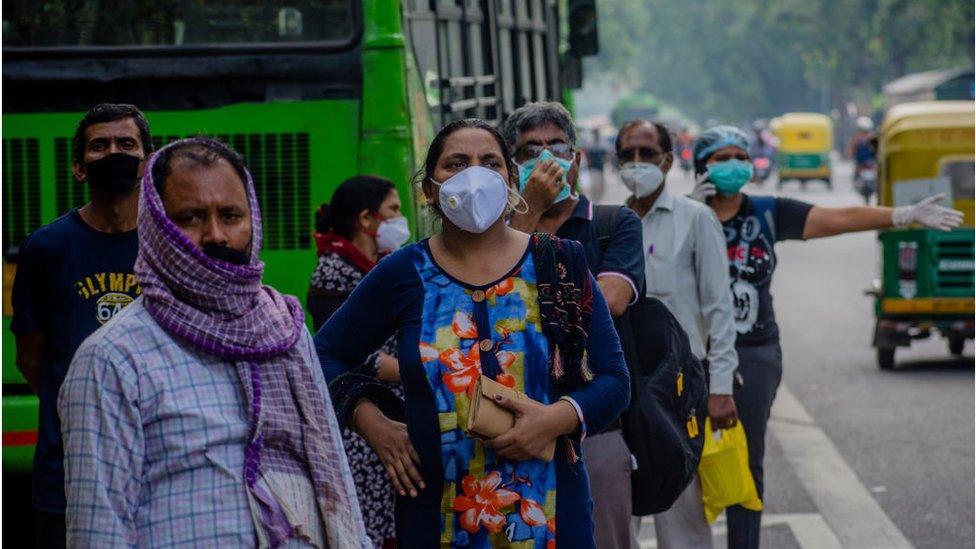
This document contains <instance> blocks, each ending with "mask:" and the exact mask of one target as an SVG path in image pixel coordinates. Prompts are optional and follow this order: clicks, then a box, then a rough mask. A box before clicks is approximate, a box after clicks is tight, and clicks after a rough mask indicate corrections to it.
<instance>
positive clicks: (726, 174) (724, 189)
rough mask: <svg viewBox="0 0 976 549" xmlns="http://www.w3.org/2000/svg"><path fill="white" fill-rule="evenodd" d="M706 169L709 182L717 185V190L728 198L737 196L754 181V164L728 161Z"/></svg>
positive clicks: (711, 165)
mask: <svg viewBox="0 0 976 549" xmlns="http://www.w3.org/2000/svg"><path fill="white" fill-rule="evenodd" d="M706 168H707V169H708V180H709V181H711V182H712V183H713V184H714V185H715V190H717V191H718V192H719V194H724V195H726V196H731V195H733V194H736V193H737V192H739V191H740V190H741V189H742V187H744V186H745V184H746V183H748V182H749V181H750V180H752V162H747V161H744V160H726V161H724V162H716V163H714V164H709V165H708V166H706Z"/></svg>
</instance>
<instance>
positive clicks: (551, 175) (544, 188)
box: [509, 159, 564, 233]
mask: <svg viewBox="0 0 976 549" xmlns="http://www.w3.org/2000/svg"><path fill="white" fill-rule="evenodd" d="M563 175H564V172H563V169H562V168H561V167H559V164H557V163H556V161H555V160H552V159H549V160H545V161H543V162H539V163H538V164H537V165H536V167H535V169H533V170H532V173H531V174H529V180H528V181H527V182H526V183H525V190H523V191H522V198H524V199H525V203H526V205H528V211H527V212H526V213H524V214H515V215H514V216H512V220H511V223H510V224H509V225H510V226H511V227H512V228H513V229H518V230H520V231H523V232H527V233H531V232H532V231H534V230H535V229H536V225H538V223H539V219H540V218H541V217H542V214H544V213H546V210H548V209H549V208H551V207H552V204H553V202H555V200H556V197H557V196H559V192H560V191H561V190H562V189H563Z"/></svg>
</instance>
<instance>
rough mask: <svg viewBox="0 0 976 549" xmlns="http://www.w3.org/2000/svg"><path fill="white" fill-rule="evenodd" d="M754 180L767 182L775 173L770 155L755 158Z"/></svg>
mask: <svg viewBox="0 0 976 549" xmlns="http://www.w3.org/2000/svg"><path fill="white" fill-rule="evenodd" d="M752 165H753V168H754V169H753V172H752V180H753V181H755V182H756V183H765V182H766V180H767V179H769V176H770V175H772V173H773V161H772V160H770V159H769V158H768V157H765V156H760V157H758V158H755V159H753V161H752Z"/></svg>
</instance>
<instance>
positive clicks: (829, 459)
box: [763, 385, 912, 548]
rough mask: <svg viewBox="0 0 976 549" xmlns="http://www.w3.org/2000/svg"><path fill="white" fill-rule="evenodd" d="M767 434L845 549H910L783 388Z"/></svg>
mask: <svg viewBox="0 0 976 549" xmlns="http://www.w3.org/2000/svg"><path fill="white" fill-rule="evenodd" d="M769 431H770V432H771V433H772V435H773V436H774V437H775V438H776V440H777V442H779V445H780V447H781V448H782V449H783V454H784V456H785V457H786V461H787V462H788V463H789V464H790V467H791V468H792V469H793V471H794V472H796V475H797V477H799V479H800V482H801V483H802V484H803V487H804V488H805V489H806V491H807V493H808V494H809V495H810V497H811V499H813V502H814V504H816V506H817V510H818V511H820V514H821V515H823V520H825V521H826V524H827V526H829V528H828V530H832V531H833V533H834V534H836V536H837V539H838V540H839V542H840V544H841V545H842V546H843V547H865V548H867V547H879V548H880V547H884V548H895V547H911V546H912V545H911V543H909V541H908V539H907V538H905V536H904V534H902V532H901V530H899V529H898V527H897V526H895V524H894V523H893V522H892V521H891V519H890V518H888V515H887V514H885V512H884V510H883V509H882V508H881V506H880V505H878V502H877V501H875V499H874V498H873V497H871V494H870V492H869V491H868V489H867V488H866V487H865V486H864V485H863V484H862V483H861V481H860V479H858V478H857V475H856V474H855V473H854V471H853V469H851V468H850V466H849V465H847V462H846V461H844V458H843V457H842V456H841V455H840V452H838V451H837V448H836V447H835V446H834V443H833V442H831V441H830V438H829V437H828V436H827V434H826V433H825V432H824V431H823V430H822V429H820V428H819V427H817V426H816V423H814V421H813V418H811V417H810V414H808V413H807V411H806V409H805V408H804V407H803V405H802V404H801V403H800V401H799V400H797V398H796V396H794V395H793V392H792V391H790V390H789V388H787V387H786V385H780V386H779V392H778V393H777V395H776V400H775V401H774V403H773V412H772V417H771V418H770V422H769ZM774 489H775V488H774ZM764 518H765V517H764ZM763 522H764V523H765V520H764V521H763ZM791 527H792V525H791ZM794 533H796V530H794ZM798 539H799V537H798Z"/></svg>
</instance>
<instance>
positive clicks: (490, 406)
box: [467, 376, 556, 461]
mask: <svg viewBox="0 0 976 549" xmlns="http://www.w3.org/2000/svg"><path fill="white" fill-rule="evenodd" d="M497 395H502V396H504V397H507V398H509V399H511V400H521V399H527V400H531V401H532V402H536V401H535V400H532V399H531V398H529V397H528V395H526V394H525V393H520V392H519V391H516V390H515V389H511V388H509V387H506V386H504V385H502V384H501V383H498V382H497V381H495V380H493V379H491V378H489V377H486V376H481V377H479V378H478V381H477V382H475V386H474V395H473V396H472V397H471V406H470V408H469V409H468V429H467V430H468V432H469V433H471V434H472V435H476V436H478V437H483V438H495V437H497V436H499V435H503V434H505V433H507V432H508V431H509V430H510V429H511V428H512V427H514V426H515V413H514V412H512V411H511V410H509V409H508V408H503V407H501V406H499V405H498V404H497V403H495V396H497ZM540 406H541V404H540ZM555 452H556V441H555V440H553V441H552V444H550V445H549V446H548V447H547V448H546V449H545V455H544V456H543V457H542V459H544V460H545V461H552V456H553V454H554V453H555Z"/></svg>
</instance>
